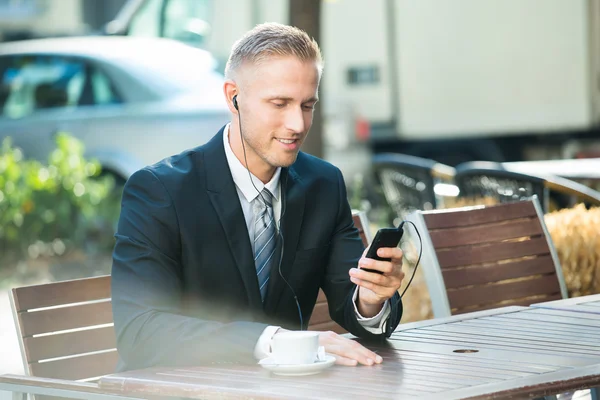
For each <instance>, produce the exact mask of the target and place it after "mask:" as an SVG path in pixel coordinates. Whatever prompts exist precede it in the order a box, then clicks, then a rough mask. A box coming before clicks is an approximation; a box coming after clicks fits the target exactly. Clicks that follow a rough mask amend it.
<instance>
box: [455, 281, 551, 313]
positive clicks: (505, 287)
mask: <svg viewBox="0 0 600 400" xmlns="http://www.w3.org/2000/svg"><path fill="white" fill-rule="evenodd" d="M556 294H560V287H559V286H558V282H557V281H556V276H554V275H544V276H540V277H535V278H531V279H524V280H518V281H511V282H506V283H491V284H487V285H481V286H470V287H463V288H459V289H454V290H448V299H449V300H450V304H452V306H453V308H456V309H458V310H461V309H465V308H467V307H469V306H472V305H480V304H496V303H500V302H502V301H510V300H513V299H524V298H527V297H535V296H553V295H556Z"/></svg>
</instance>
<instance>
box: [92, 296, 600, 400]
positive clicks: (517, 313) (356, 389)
mask: <svg viewBox="0 0 600 400" xmlns="http://www.w3.org/2000/svg"><path fill="white" fill-rule="evenodd" d="M599 337H600V319H590V318H584V317H583V316H581V315H580V314H578V313H572V315H570V316H568V317H565V316H564V312H562V311H561V310H551V309H540V308H534V307H505V308H499V309H495V310H487V311H481V312H476V313H470V314H463V315H456V316H452V317H449V318H440V319H433V320H427V321H420V322H415V323H408V324H402V325H400V326H399V328H398V329H397V330H396V331H395V332H394V333H393V335H392V337H391V338H390V340H388V341H385V342H382V343H379V344H376V345H369V347H370V348H372V349H373V350H375V351H377V352H378V353H379V354H380V355H381V356H382V357H383V359H384V362H383V363H382V364H381V365H376V366H372V367H343V366H337V365H334V366H332V367H331V368H329V369H327V370H325V371H323V372H321V373H320V374H317V375H312V376H297V377H284V376H278V375H273V374H271V373H270V372H269V371H267V370H265V369H263V368H262V367H260V366H258V365H222V364H220V365H219V364H215V365H211V366H198V367H189V368H155V369H148V370H140V371H130V372H125V373H116V374H113V375H109V376H106V377H104V378H101V380H100V382H99V386H100V389H101V390H103V391H106V392H107V393H113V394H119V395H128V396H132V397H136V396H173V397H179V398H181V397H189V398H202V399H214V398H219V399H229V398H254V399H282V398H283V399H300V398H302V399H309V398H319V399H326V398H334V399H352V398H354V399H364V398H381V399H390V398H403V399H404V398H419V397H420V398H427V399H444V400H446V399H459V398H460V399H463V398H473V399H508V398H511V399H514V398H535V397H540V396H544V395H552V394H556V393H561V392H565V391H571V390H577V389H584V388H589V387H596V386H600V341H598V338H599Z"/></svg>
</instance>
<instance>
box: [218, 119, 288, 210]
mask: <svg viewBox="0 0 600 400" xmlns="http://www.w3.org/2000/svg"><path fill="white" fill-rule="evenodd" d="M229 125H230V124H227V125H226V126H225V129H223V145H224V146H225V156H226V157H227V164H229V169H230V170H231V176H232V177H233V182H234V183H235V185H236V186H237V187H238V188H239V189H240V191H241V192H242V194H243V195H244V197H245V198H246V200H247V201H248V202H249V203H250V202H252V200H254V199H255V198H256V197H258V193H259V192H262V190H263V189H264V188H265V187H266V188H267V189H269V192H271V195H272V196H273V197H274V198H275V200H279V190H278V189H279V176H280V175H281V167H278V168H277V169H276V170H275V173H274V174H273V177H272V178H271V180H270V181H269V182H267V184H266V185H265V184H264V183H262V181H261V180H260V179H258V178H257V177H256V176H254V174H252V173H250V174H248V170H247V169H246V167H244V165H243V164H242V163H241V162H240V160H238V158H237V157H236V155H235V154H233V150H232V149H231V145H230V144H229ZM250 176H252V181H251V180H250ZM252 182H254V186H256V189H258V192H257V191H256V189H255V188H254V186H253V185H252Z"/></svg>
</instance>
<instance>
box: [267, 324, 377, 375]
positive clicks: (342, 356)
mask: <svg viewBox="0 0 600 400" xmlns="http://www.w3.org/2000/svg"><path fill="white" fill-rule="evenodd" d="M280 332H289V331H288V330H287V329H283V328H280V329H278V330H277V332H276V333H275V335H277V334H278V333H280ZM311 332H315V333H318V334H319V346H323V347H324V348H325V352H326V353H329V354H331V355H332V356H334V357H335V363H336V364H338V365H347V366H350V367H353V366H355V365H358V363H360V364H363V365H373V364H381V362H382V361H383V358H381V356H380V355H378V354H376V353H374V352H372V351H371V350H369V349H367V348H366V347H364V346H363V345H361V344H360V343H358V342H356V341H354V340H350V339H348V338H345V337H343V336H340V335H338V334H337V333H335V332H332V331H328V332H319V331H311Z"/></svg>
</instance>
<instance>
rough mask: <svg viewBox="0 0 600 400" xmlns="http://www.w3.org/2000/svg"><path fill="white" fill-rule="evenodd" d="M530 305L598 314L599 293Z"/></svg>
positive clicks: (599, 309)
mask: <svg viewBox="0 0 600 400" xmlns="http://www.w3.org/2000/svg"><path fill="white" fill-rule="evenodd" d="M531 306H532V307H536V308H543V309H551V310H559V311H567V312H569V311H570V312H581V313H585V314H597V315H599V316H600V294H592V295H589V296H581V297H572V298H570V299H563V300H555V301H547V302H544V303H537V304H532V305H531Z"/></svg>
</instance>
